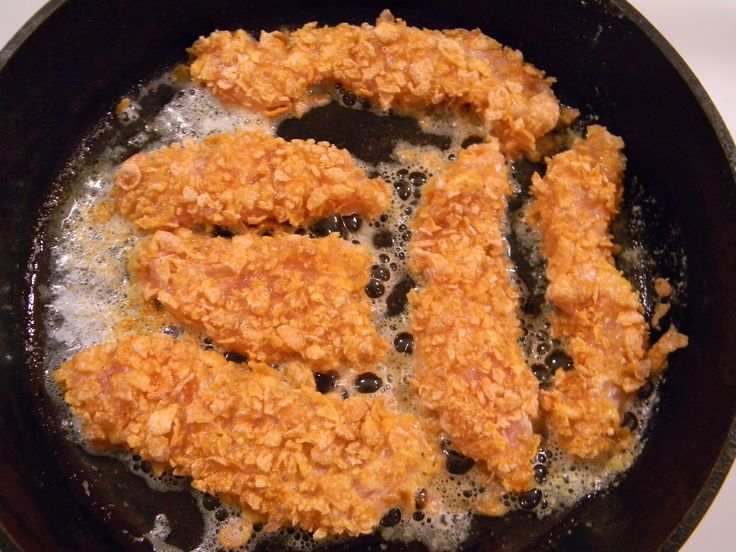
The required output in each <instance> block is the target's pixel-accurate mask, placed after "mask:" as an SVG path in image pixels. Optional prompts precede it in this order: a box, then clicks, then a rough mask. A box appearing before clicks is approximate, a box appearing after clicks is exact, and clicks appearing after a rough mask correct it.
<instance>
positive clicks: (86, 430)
mask: <svg viewBox="0 0 736 552" xmlns="http://www.w3.org/2000/svg"><path fill="white" fill-rule="evenodd" d="M290 369H291V370H293V371H302V372H305V373H306V376H305V377H298V376H296V377H294V376H293V375H292V377H287V376H285V375H283V374H281V373H280V372H278V371H276V370H274V369H272V368H270V367H269V366H266V365H264V364H261V363H259V362H250V363H249V364H248V365H247V367H246V366H245V365H241V364H235V363H231V362H227V361H226V360H225V359H224V358H223V357H222V356H221V355H219V354H217V353H214V352H209V351H202V350H201V349H200V348H199V346H198V345H197V343H196V342H195V341H194V340H192V339H189V338H187V339H184V340H182V341H176V340H174V339H173V338H171V337H168V336H165V335H162V334H154V335H150V336H145V337H133V338H129V339H126V340H124V341H122V342H120V343H119V344H118V345H100V346H95V347H92V348H91V349H87V350H85V351H83V352H81V353H79V354H78V355H76V356H75V357H73V358H72V359H71V360H70V361H68V362H66V363H64V364H63V365H62V366H61V367H60V368H59V369H58V370H57V371H56V372H55V373H54V378H55V379H56V381H57V382H58V383H59V384H60V386H61V388H62V390H63V391H64V393H65V399H66V401H67V402H68V403H69V405H70V406H71V409H72V412H73V414H74V415H75V416H76V417H77V419H78V420H79V422H80V425H81V430H82V434H83V436H84V437H85V438H86V439H88V440H89V441H91V442H92V443H95V444H98V445H124V446H127V447H129V448H130V449H132V450H134V451H135V452H137V453H138V454H140V455H141V456H142V457H144V458H146V459H149V460H151V461H153V462H155V463H156V468H157V470H163V469H169V468H170V469H172V470H173V472H174V474H176V475H184V476H190V477H192V479H193V481H192V485H193V486H194V487H195V488H197V489H199V490H201V491H204V492H208V493H213V494H217V495H219V496H221V497H224V498H226V499H228V500H233V501H235V502H237V503H238V504H240V505H242V507H243V508H244V509H245V512H246V515H248V516H249V517H250V518H251V519H258V518H259V517H260V518H263V517H265V518H267V525H266V530H267V531H272V530H276V529H278V528H279V527H283V526H299V527H302V528H304V529H306V530H309V531H313V532H314V536H315V537H316V538H323V537H326V536H329V535H353V536H354V535H359V534H364V533H369V532H371V530H372V529H373V528H374V527H375V526H376V525H377V524H378V522H379V520H380V518H381V516H383V514H385V512H386V511H387V510H388V509H390V508H392V507H396V506H400V507H402V508H404V509H405V511H407V512H411V511H413V509H414V495H415V492H416V491H417V489H420V488H422V487H424V486H425V485H426V484H427V483H428V481H429V479H430V477H431V475H432V473H433V472H434V470H435V463H434V457H433V456H432V455H431V453H430V447H429V445H428V444H427V443H426V442H425V440H424V437H423V435H422V433H421V430H420V428H419V424H418V422H417V420H416V418H414V417H413V416H411V415H408V414H399V413H397V412H395V411H394V410H392V409H391V408H390V407H389V406H388V405H387V404H386V402H385V400H384V398H382V397H379V398H377V399H373V400H371V399H365V398H363V397H352V398H349V399H346V400H341V399H340V398H338V397H337V396H332V395H322V394H320V393H319V392H317V391H316V390H315V388H314V380H313V378H312V377H311V373H310V372H309V371H308V370H306V368H304V367H301V368H300V367H299V366H297V365H295V366H291V367H290ZM307 376H308V377H307ZM295 380H296V381H302V382H304V383H303V385H302V386H301V387H297V386H295V385H294V383H293V382H294V381H295ZM305 412H308V413H309V415H308V416H305Z"/></svg>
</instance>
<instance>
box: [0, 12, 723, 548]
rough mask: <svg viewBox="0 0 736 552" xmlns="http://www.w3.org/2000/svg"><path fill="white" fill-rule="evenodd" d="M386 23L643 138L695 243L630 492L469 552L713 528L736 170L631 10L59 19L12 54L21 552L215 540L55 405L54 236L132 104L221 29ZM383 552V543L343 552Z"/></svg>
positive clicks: (8, 517)
mask: <svg viewBox="0 0 736 552" xmlns="http://www.w3.org/2000/svg"><path fill="white" fill-rule="evenodd" d="M385 7H388V8H391V9H392V11H393V12H394V13H395V14H397V15H398V16H400V17H402V18H405V19H406V20H408V21H409V22H410V24H412V25H416V26H427V27H430V28H448V27H465V28H473V27H480V28H481V29H482V30H483V31H484V32H486V33H487V34H489V35H491V36H493V37H494V38H496V39H498V40H500V41H501V42H503V43H504V44H509V45H511V46H513V47H515V48H518V49H520V50H522V51H523V52H524V54H525V57H526V58H527V59H528V60H529V61H530V62H532V63H534V64H535V65H537V66H538V67H541V68H543V69H545V70H546V71H547V72H548V73H549V74H551V75H554V76H555V77H557V78H558V84H557V85H556V86H555V91H556V93H557V94H558V96H559V97H560V98H561V99H562V101H563V102H565V103H568V104H570V105H574V106H576V107H579V108H581V109H582V110H583V112H584V114H585V113H587V114H597V115H598V116H600V120H601V121H603V122H604V123H605V124H606V125H607V126H608V127H609V128H610V129H611V130H612V131H613V132H616V133H618V134H621V135H622V136H623V137H624V139H625V141H626V144H627V148H626V152H627V156H628V158H629V177H628V178H629V180H630V183H633V184H636V183H639V184H640V187H641V188H643V189H645V190H646V191H647V193H650V194H651V195H652V196H654V197H656V198H657V203H656V205H657V206H658V207H657V208H653V209H652V210H651V212H649V213H648V214H647V216H648V217H649V222H650V224H649V226H648V229H649V235H648V239H651V240H653V243H662V244H669V245H672V242H676V244H675V245H676V247H677V248H681V250H682V251H683V252H684V254H685V256H686V258H687V276H686V279H687V282H686V283H687V289H688V303H687V308H685V309H683V310H682V311H681V313H680V318H679V320H678V323H679V324H680V326H681V327H682V328H683V329H684V331H685V332H686V333H687V334H689V336H690V346H689V347H688V348H687V349H685V350H684V351H681V352H679V353H677V354H676V355H675V356H673V357H672V359H671V363H670V369H669V371H668V374H667V377H666V378H665V381H664V383H663V385H662V386H661V403H660V407H659V412H658V413H657V415H656V416H655V417H654V418H653V420H652V423H651V424H650V427H649V428H648V441H647V445H646V447H645V449H644V451H643V453H642V454H641V456H640V457H639V459H638V460H637V462H636V464H635V465H634V467H633V468H632V469H631V470H630V471H629V472H628V473H627V474H626V476H625V477H624V478H623V479H622V480H621V482H620V483H619V484H618V485H617V486H616V487H615V488H613V489H612V490H611V491H609V492H607V493H604V494H595V495H591V496H589V497H588V498H586V499H585V500H583V501H582V502H581V503H580V504H579V505H578V506H576V507H575V508H573V509H572V510H569V511H566V512H562V513H560V514H558V515H555V516H550V517H548V518H545V519H543V520H537V519H536V518H535V517H534V516H532V515H531V514H523V513H515V514H512V515H508V516H505V517H503V518H497V519H481V520H479V521H478V523H477V524H476V525H477V526H476V527H475V535H476V538H475V540H474V542H472V543H469V544H468V548H469V549H474V550H486V551H496V550H558V551H572V550H602V551H605V550H657V549H662V550H675V549H677V548H678V547H679V546H680V545H681V544H682V543H683V542H684V540H685V539H686V538H687V536H688V535H689V533H690V532H691V531H692V529H693V528H694V527H695V525H696V524H697V522H698V521H699V520H700V518H701V517H702V515H703V513H704V512H705V510H706V509H707V507H708V505H709V504H710V502H711V500H712V499H713V497H714V495H715V493H716V492H717V489H718V487H719V486H720V484H721V482H722V480H723V478H724V476H725V473H726V472H727V470H728V467H729V465H730V464H731V461H732V460H733V457H734V453H735V452H736V444H735V443H736V428H735V426H734V414H735V413H736V356H735V353H736V325H735V324H733V321H734V320H736V282H735V281H734V279H733V277H732V275H733V274H734V273H736V248H734V247H733V246H732V242H733V237H734V236H736V217H734V216H733V213H736V187H735V184H736V151H735V150H734V145H733V142H732V141H731V139H730V137H729V135H728V133H727V131H726V129H725V127H724V125H723V123H722V121H721V120H720V119H719V117H718V115H717V113H716V112H715V110H714V108H713V106H712V105H711V103H710V101H709V100H708V98H707V96H706V95H705V93H704V91H703V90H702V88H701V87H700V85H699V84H698V83H697V81H696V80H695V78H694V77H693V75H692V74H691V73H690V71H689V70H688V69H687V67H686V66H685V65H684V64H683V62H682V60H681V59H680V58H679V57H678V56H677V55H676V54H675V53H674V51H673V50H672V49H671V48H670V46H669V45H668V44H667V43H666V42H665V41H664V40H663V39H662V37H661V36H660V35H659V34H658V33H657V32H656V31H655V30H654V29H653V28H652V27H651V26H650V25H649V24H648V23H647V22H646V21H644V20H643V18H641V16H640V15H639V14H638V13H636V12H635V11H634V10H633V9H632V8H631V7H630V6H628V5H627V4H625V3H624V2H622V1H620V0H609V1H601V2H578V1H576V0H556V1H554V2H551V1H548V2H537V1H533V0H508V1H501V0H498V1H493V2H480V1H479V2H465V3H463V5H462V6H460V5H458V4H450V3H448V2H446V0H445V1H425V2H423V3H421V5H416V4H415V5H412V4H410V3H408V2H407V3H404V2H381V3H371V2H359V1H354V2H350V3H347V2H334V1H326V2H315V3H313V4H312V5H310V6H308V7H307V6H304V5H301V4H299V3H297V2H289V1H285V0H272V1H270V2H245V1H243V0H207V1H202V0H157V1H156V2H151V1H150V0H127V1H126V2H98V1H95V0H68V1H64V0H54V1H52V2H50V3H49V4H48V5H47V6H46V7H45V8H44V9H43V10H42V11H41V12H40V13H39V14H38V15H37V16H36V17H34V19H33V20H32V21H31V22H29V24H28V25H26V27H25V28H24V29H23V31H22V32H21V34H20V35H19V36H18V37H16V39H15V40H14V41H13V42H12V43H11V44H10V45H9V46H8V48H6V49H5V50H3V52H2V54H0V128H1V129H2V132H0V222H1V223H2V224H0V244H1V245H2V255H0V282H1V283H2V284H1V285H0V347H1V348H2V349H1V354H0V442H1V443H2V445H0V526H1V528H2V533H3V537H2V539H3V540H2V541H0V547H1V548H2V549H3V550H6V551H7V550H10V551H14V550H24V551H46V550H118V549H122V550H149V549H150V544H148V543H147V542H146V541H145V540H143V539H141V538H140V535H142V534H143V533H145V532H146V531H148V530H150V529H151V527H152V526H153V517H154V516H155V514H156V513H159V512H163V513H166V514H167V517H168V518H169V519H170V520H172V521H174V520H177V519H178V520H180V522H179V523H176V522H175V523H174V527H173V531H172V535H171V539H170V541H171V542H173V543H175V544H178V545H181V546H193V545H195V544H197V542H198V540H197V539H198V538H199V532H200V531H201V520H200V521H198V519H199V518H198V516H199V514H198V513H197V511H196V510H195V509H194V505H193V502H192V500H191V498H189V499H187V497H188V495H187V494H186V493H159V492H156V491H152V490H150V489H148V487H147V486H146V485H145V483H143V481H142V479H140V478H138V477H136V476H133V475H131V474H130V473H129V472H128V471H127V469H126V468H124V467H122V466H121V465H120V464H119V463H118V462H117V461H115V460H112V459H109V458H105V457H97V456H90V455H88V454H86V453H84V452H83V451H81V450H80V449H79V447H77V446H75V445H73V444H72V443H70V442H69V441H68V440H66V439H65V438H64V437H63V434H62V433H61V432H59V428H58V424H59V422H58V418H57V417H56V416H55V411H54V408H53V406H52V405H51V403H50V402H49V401H48V399H47V397H46V394H45V391H44V389H43V383H42V379H41V369H40V367H41V360H42V359H41V349H40V345H41V344H42V343H43V337H44V336H43V335H42V333H43V332H42V328H41V327H40V326H39V325H38V324H37V323H36V322H37V319H36V317H37V316H38V312H39V309H40V308H41V307H42V305H39V299H40V297H39V296H38V295H37V293H36V291H37V290H36V285H37V284H38V283H39V282H40V281H42V280H43V277H44V270H45V258H46V257H45V255H44V253H45V249H44V246H45V239H46V237H45V236H46V234H45V228H46V225H47V223H48V217H49V214H50V213H51V212H52V211H53V208H54V206H55V205H57V204H58V202H59V201H61V199H63V194H64V186H63V183H64V182H65V181H67V180H68V177H69V173H70V172H71V171H73V170H74V167H73V166H70V165H69V164H68V161H69V159H71V158H72V157H73V156H74V155H75V154H79V151H78V148H79V145H80V144H82V142H83V139H84V138H85V137H88V136H90V133H92V134H93V135H94V133H93V131H94V130H95V129H96V128H99V126H98V125H99V123H100V122H101V121H105V120H109V119H110V109H111V106H113V105H114V103H115V101H116V100H117V99H119V98H120V97H121V96H123V95H124V94H126V93H127V92H129V91H130V89H131V88H132V87H133V86H134V85H135V84H137V83H139V82H142V81H145V80H147V79H149V78H150V77H152V76H154V75H157V74H159V73H160V72H161V71H162V70H164V69H167V68H169V67H171V66H173V65H174V64H175V63H177V62H180V61H183V60H184V49H185V48H186V47H187V46H189V45H190V44H191V43H192V41H193V40H194V39H195V38H196V37H197V36H199V35H202V34H206V33H208V32H210V31H211V30H213V29H215V28H236V27H243V28H246V29H250V30H257V29H261V28H266V29H272V28H277V27H280V26H283V25H287V26H297V25H301V24H303V23H304V22H306V21H311V20H318V21H320V22H322V23H326V24H334V23H338V22H341V21H350V22H361V21H371V20H373V19H374V18H375V17H376V15H377V14H378V13H379V11H380V10H381V9H382V8H385ZM89 143H91V144H92V147H93V146H94V141H92V142H89ZM92 153H94V152H92ZM632 179H633V180H632ZM663 221H664V222H663ZM673 228H675V229H677V231H676V232H673V231H672V229H673ZM380 545H381V543H380V540H379V539H378V538H377V537H376V536H375V535H371V536H368V537H365V538H363V539H360V540H357V541H354V542H352V543H349V544H346V545H341V546H340V547H338V548H337V549H341V550H369V549H375V550H378V549H379V547H380ZM275 546H276V549H277V548H278V545H275ZM388 547H389V549H393V550H421V549H422V548H421V546H419V545H398V544H396V543H389V544H388Z"/></svg>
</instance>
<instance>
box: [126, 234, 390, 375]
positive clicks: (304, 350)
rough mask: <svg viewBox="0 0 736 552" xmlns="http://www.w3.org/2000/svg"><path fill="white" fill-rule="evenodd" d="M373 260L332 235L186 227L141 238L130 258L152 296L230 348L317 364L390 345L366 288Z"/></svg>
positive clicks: (341, 363)
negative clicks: (225, 234)
mask: <svg viewBox="0 0 736 552" xmlns="http://www.w3.org/2000/svg"><path fill="white" fill-rule="evenodd" d="M370 266H371V257H370V255H369V254H368V252H367V250H366V249H365V248H364V247H362V246H358V245H354V244H352V243H348V242H346V241H344V240H341V239H340V238H338V237H337V236H336V235H334V234H332V235H330V236H328V237H326V238H323V239H318V240H310V239H309V238H307V237H306V236H297V235H291V234H277V235H275V236H273V237H260V236H254V235H253V234H245V235H242V236H235V237H234V238H232V239H225V238H208V237H204V236H200V235H195V234H193V233H192V232H191V231H189V230H185V229H180V230H178V231H177V232H176V233H170V232H163V231H159V232H156V233H155V234H154V235H153V236H151V237H149V238H147V239H145V240H143V241H142V242H141V243H140V244H139V246H138V248H137V250H136V251H135V252H134V254H133V255H132V257H131V260H130V272H131V273H132V274H133V275H134V276H135V277H137V278H138V280H139V282H140V284H141V286H142V290H143V294H144V296H145V298H146V299H153V298H155V299H157V300H158V301H159V302H160V303H161V304H163V305H164V307H165V308H166V309H167V310H168V311H169V312H170V313H171V314H172V315H173V316H174V318H176V319H177V320H179V321H181V322H182V323H183V324H185V325H186V326H188V327H190V328H193V329H194V330H197V331H199V332H202V333H205V334H207V335H208V336H209V337H211V338H212V339H213V340H214V341H215V342H216V343H218V344H219V345H221V346H222V347H223V348H224V349H226V350H232V351H237V352H239V353H243V354H246V355H248V356H249V357H250V358H254V359H256V360H260V361H262V362H267V363H269V364H282V363H285V362H292V361H300V362H304V363H306V364H307V365H308V366H309V367H310V368H312V369H313V370H315V371H318V372H319V371H325V370H330V369H339V368H342V367H347V366H367V365H371V364H373V363H375V362H376V361H378V360H380V359H381V358H382V357H383V355H384V354H385V352H386V350H387V345H386V343H385V342H384V341H383V340H382V339H381V338H380V337H379V336H378V334H377V333H376V330H375V329H374V327H373V325H372V324H371V302H370V300H369V299H368V297H367V296H366V294H365V292H364V287H365V285H366V284H367V283H368V279H369V272H370Z"/></svg>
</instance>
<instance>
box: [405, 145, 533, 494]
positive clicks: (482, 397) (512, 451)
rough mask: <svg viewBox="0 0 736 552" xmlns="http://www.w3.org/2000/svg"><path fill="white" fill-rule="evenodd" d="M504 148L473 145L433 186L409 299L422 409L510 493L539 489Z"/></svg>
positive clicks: (418, 230)
mask: <svg viewBox="0 0 736 552" xmlns="http://www.w3.org/2000/svg"><path fill="white" fill-rule="evenodd" d="M510 191H511V190H510V185H509V181H508V170H507V167H506V163H505V160H504V157H503V155H501V153H500V152H499V148H498V144H497V143H496V142H495V141H494V142H492V143H487V144H481V145H475V146H471V147H470V148H468V149H467V150H464V151H462V152H460V154H459V155H458V158H457V161H455V162H454V163H453V164H451V165H449V166H448V167H447V168H446V169H444V170H443V171H442V172H440V173H439V174H438V175H437V176H436V177H435V178H434V179H432V180H431V181H430V182H429V183H428V184H427V185H426V187H425V189H424V191H423V193H422V199H421V202H420V204H419V207H418V209H417V214H416V218H415V220H414V222H413V225H412V226H413V231H414V238H413V240H412V242H411V244H410V268H411V270H412V271H413V273H414V274H415V275H416V277H417V279H418V281H419V282H420V283H421V284H422V285H423V288H422V289H421V291H418V292H416V291H413V292H411V293H410V294H409V302H410V306H411V310H410V322H411V325H412V328H413V334H414V340H415V346H416V355H417V365H416V372H415V375H414V385H415V387H416V388H417V390H418V392H419V397H420V400H421V402H422V403H423V404H424V405H425V406H426V407H428V408H430V409H432V410H434V411H436V412H437V413H438V415H439V418H440V424H441V425H442V428H443V429H444V430H445V431H446V432H447V434H448V435H449V438H450V440H451V441H452V446H453V448H456V449H457V450H459V451H460V452H462V453H463V454H465V455H467V456H470V457H472V458H474V459H475V460H476V461H479V462H482V463H483V465H485V466H486V467H487V468H488V470H489V471H490V473H492V474H493V475H495V476H496V477H498V479H499V480H500V481H501V483H502V484H503V486H504V487H505V488H506V489H507V490H512V491H521V490H526V489H528V488H530V487H531V486H532V485H533V478H532V464H531V458H532V457H533V455H534V454H535V452H536V449H537V446H538V445H539V442H540V437H539V435H537V434H535V433H534V430H533V428H532V422H533V420H534V419H535V418H536V417H537V414H538V405H537V382H536V380H535V378H534V376H533V374H532V373H531V371H530V370H529V369H528V368H527V366H526V363H525V361H524V356H523V354H522V351H521V349H520V347H519V344H518V339H519V337H520V336H521V328H520V323H519V319H518V294H517V291H516V289H515V287H514V285H513V284H512V282H511V281H510V279H509V271H510V269H511V267H510V261H509V258H508V254H507V250H506V247H505V244H504V241H503V237H502V233H501V226H502V222H503V218H504V216H505V210H506V196H507V195H508V194H509V193H510Z"/></svg>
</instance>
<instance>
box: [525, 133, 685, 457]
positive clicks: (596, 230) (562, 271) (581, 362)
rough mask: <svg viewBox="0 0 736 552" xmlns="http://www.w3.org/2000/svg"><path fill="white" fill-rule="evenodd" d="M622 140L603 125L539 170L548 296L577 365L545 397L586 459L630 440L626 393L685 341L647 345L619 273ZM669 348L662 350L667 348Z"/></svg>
mask: <svg viewBox="0 0 736 552" xmlns="http://www.w3.org/2000/svg"><path fill="white" fill-rule="evenodd" d="M623 146H624V144H623V140H621V138H618V137H616V136H613V135H612V134H610V133H608V132H607V131H606V129H605V128H603V127H600V126H590V127H588V133H587V137H586V139H585V140H577V141H576V142H575V143H574V144H573V147H572V148H571V149H570V150H569V151H566V152H563V153H560V154H558V155H556V156H555V157H553V158H552V159H551V160H549V161H548V164H547V172H546V174H545V176H544V178H540V177H539V175H534V177H533V185H532V189H531V193H532V195H533V196H534V197H535V201H534V203H533V204H532V206H531V207H530V211H529V220H530V222H531V223H532V224H533V225H534V226H536V227H537V228H538V229H539V231H540V233H541V237H542V249H543V252H544V254H545V255H546V257H547V279H548V280H549V287H548V288H547V292H546V298H547V300H548V301H550V302H551V303H552V304H553V305H554V306H555V312H554V313H553V315H552V316H551V320H550V321H551V324H552V332H553V334H554V335H555V336H557V337H560V338H562V340H563V342H564V346H565V348H566V350H567V352H568V353H569V354H570V355H571V356H572V358H573V360H574V363H575V367H574V370H572V371H568V372H565V371H563V370H561V369H559V370H557V373H556V374H555V388H554V389H553V390H551V391H547V392H543V393H542V394H541V405H542V408H543V410H544V411H545V413H546V415H547V422H548V425H549V427H550V428H551V430H552V432H553V434H554V435H555V436H556V438H557V440H558V441H559V443H560V444H561V445H562V447H563V448H564V449H565V450H566V451H567V452H569V453H570V454H573V455H574V456H576V457H578V458H580V459H592V458H595V457H597V456H599V455H600V454H603V453H608V452H615V451H616V450H619V449H621V448H626V447H629V446H631V444H632V439H631V435H630V432H629V430H628V429H627V428H622V427H620V425H621V408H622V406H623V402H624V399H625V398H626V396H627V394H628V393H631V392H633V391H635V390H636V389H638V388H639V387H641V385H643V383H644V381H645V380H646V378H647V377H649V376H650V375H651V374H652V373H653V372H655V371H657V370H658V366H655V362H654V360H653V359H655V360H656V361H658V362H659V361H662V362H663V361H664V360H665V359H666V356H667V353H669V352H671V351H673V350H675V349H677V348H679V347H681V346H684V344H686V343H687V338H686V337H685V336H682V335H681V334H678V333H677V332H676V331H675V330H673V332H674V334H676V336H678V337H675V338H672V339H670V338H668V339H666V340H665V341H663V342H662V343H661V344H660V345H655V346H654V348H653V349H652V351H656V354H655V355H654V356H653V357H652V359H650V358H649V357H648V354H647V351H646V345H647V340H648V328H647V324H646V322H645V320H644V316H643V314H642V308H641V306H640V304H639V296H638V294H637V292H636V291H635V290H634V289H633V288H632V286H631V284H630V283H629V282H628V281H627V280H626V279H625V278H624V277H623V275H622V274H621V273H620V272H619V271H618V270H617V269H616V266H615V264H614V260H613V255H612V253H611V251H612V248H613V244H612V242H611V236H610V234H609V232H608V226H609V224H610V222H611V219H612V217H613V216H614V215H615V214H616V213H617V212H618V209H619V204H620V201H621V196H622V192H623V188H622V178H623V172H624V169H625V164H626V158H625V157H624V156H623V154H622V153H621V150H622V149H623ZM665 350H666V352H664V354H662V353H663V351H665Z"/></svg>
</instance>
